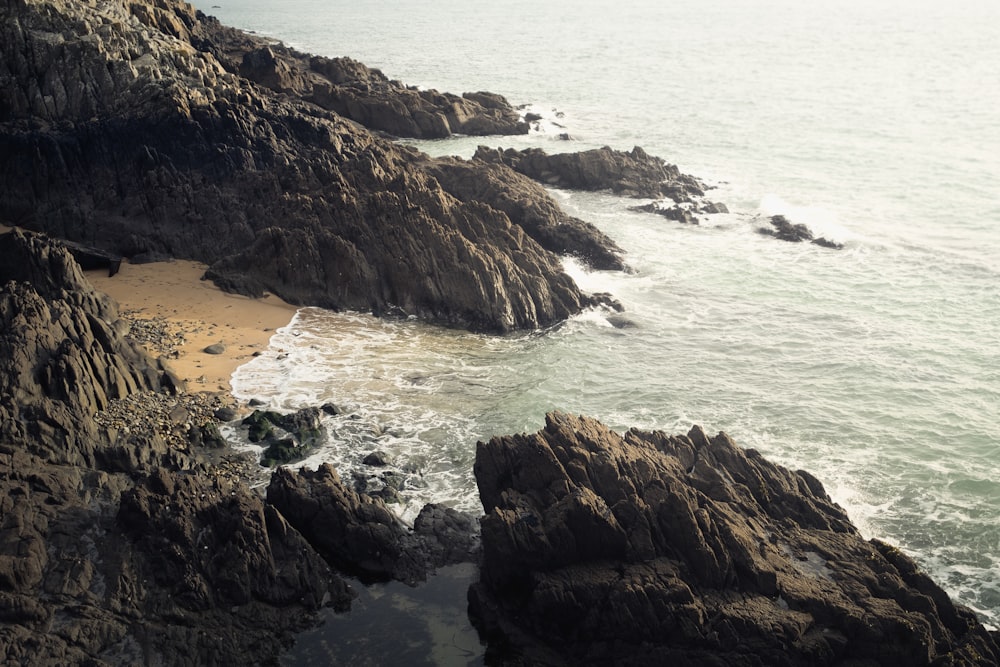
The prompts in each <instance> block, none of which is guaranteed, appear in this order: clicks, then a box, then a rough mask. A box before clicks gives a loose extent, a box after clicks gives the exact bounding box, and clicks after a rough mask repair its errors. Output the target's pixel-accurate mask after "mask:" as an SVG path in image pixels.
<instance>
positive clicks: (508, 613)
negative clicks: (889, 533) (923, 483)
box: [470, 413, 1000, 666]
mask: <svg viewBox="0 0 1000 667" xmlns="http://www.w3.org/2000/svg"><path fill="white" fill-rule="evenodd" d="M475 472H476V479H477V481H478V483H479V487H480V494H481V496H482V500H483V506H484V508H485V510H486V516H485V518H484V519H483V520H482V531H483V534H482V539H483V553H484V558H483V567H482V581H481V582H480V583H479V584H478V585H476V586H475V587H474V588H473V590H472V592H471V597H470V599H471V604H472V609H473V615H474V617H475V618H476V619H477V621H478V623H479V624H480V626H481V628H482V629H483V630H484V631H485V632H486V633H487V635H488V636H489V637H490V642H491V650H492V651H494V652H495V656H494V658H495V659H496V661H497V662H501V663H502V662H505V661H507V662H511V663H513V664H552V665H558V664H611V663H614V664H630V665H646V664H649V665H653V664H661V665H662V664H685V665H803V666H805V665H847V664H871V665H900V666H903V665H907V666H912V665H929V664H942V665H943V664H970V665H993V664H997V662H998V660H1000V643H998V641H997V637H996V635H995V634H993V635H991V634H990V633H988V632H987V631H986V630H984V628H983V627H982V626H981V625H980V624H979V623H978V622H977V621H976V618H975V615H974V614H973V613H972V612H971V611H969V610H967V609H964V608H961V607H957V606H955V605H954V604H953V603H952V602H951V600H950V599H949V598H948V596H947V595H946V594H945V593H944V592H943V591H942V590H941V589H940V588H939V587H938V586H937V585H936V584H934V583H933V582H932V581H931V580H930V579H929V578H928V577H927V575H925V574H923V573H922V572H920V570H919V569H918V568H917V566H916V565H915V564H914V563H913V561H912V560H910V559H909V558H908V557H906V556H905V555H904V554H902V553H900V552H899V551H898V550H897V549H894V548H892V547H890V546H888V545H886V544H883V543H881V542H878V541H877V540H865V539H863V538H862V537H861V536H860V535H859V534H858V533H857V531H856V530H855V529H854V527H853V526H852V525H851V524H850V522H849V520H848V518H847V516H846V515H845V514H844V512H843V511H842V510H841V509H840V508H839V507H838V506H836V505H835V504H833V503H832V502H831V501H830V499H829V497H827V495H826V493H825V492H824V490H823V487H822V485H821V484H820V483H819V482H818V481H817V480H816V479H815V478H814V477H812V476H811V475H809V474H808V473H805V472H801V471H799V472H792V471H790V470H787V469H785V468H782V467H780V466H776V465H774V464H771V463H769V462H767V461H765V460H764V459H763V458H761V456H760V455H759V454H758V453H756V452H755V451H753V450H742V449H739V448H738V447H736V446H735V445H734V444H733V443H732V441H731V440H730V439H729V438H728V437H726V435H725V434H719V435H718V436H716V437H714V438H709V437H708V436H706V435H705V433H704V432H703V431H702V430H701V429H700V428H698V427H695V428H693V429H692V430H691V432H690V433H689V434H688V435H686V436H668V435H666V434H664V433H661V432H652V433H650V432H642V431H636V430H630V431H629V432H627V433H626V434H625V435H624V436H620V435H618V434H616V433H614V432H612V431H610V430H609V429H607V428H606V427H604V426H603V425H601V424H600V423H598V422H596V421H593V420H590V419H586V418H576V417H571V416H568V415H565V414H560V413H555V414H550V415H549V416H548V417H547V423H546V427H545V429H544V430H542V431H539V432H538V433H537V434H534V435H520V436H509V437H502V438H494V439H493V440H491V441H490V442H489V443H480V444H479V447H478V450H477V455H476V464H475Z"/></svg>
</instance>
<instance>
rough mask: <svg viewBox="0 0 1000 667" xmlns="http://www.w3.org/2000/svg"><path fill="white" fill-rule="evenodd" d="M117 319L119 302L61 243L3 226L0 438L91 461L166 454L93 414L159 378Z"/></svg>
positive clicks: (56, 458)
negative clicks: (99, 288)
mask: <svg viewBox="0 0 1000 667" xmlns="http://www.w3.org/2000/svg"><path fill="white" fill-rule="evenodd" d="M121 325H122V322H120V321H119V318H118V312H117V307H116V306H115V305H114V303H112V302H111V301H110V300H109V299H108V298H107V297H106V296H104V295H102V294H99V293H97V292H96V291H94V289H93V288H92V287H91V286H90V283H88V282H87V280H86V279H85V278H84V277H83V274H82V273H81V272H80V268H79V266H78V265H77V264H76V262H75V261H74V260H73V257H72V255H71V254H70V253H69V252H68V251H67V250H66V249H65V248H64V247H62V246H60V245H57V244H50V243H49V242H48V241H47V240H46V239H44V238H41V237H38V236H34V235H28V234H25V233H23V232H21V231H18V230H14V231H11V232H8V233H7V234H3V235H0V440H5V441H21V442H25V443H27V445H28V446H29V448H30V450H31V451H33V452H34V453H36V454H38V455H39V456H42V457H43V458H46V459H48V460H51V461H52V462H54V463H63V464H70V465H75V464H80V465H86V466H89V467H95V466H97V465H99V464H103V465H112V464H116V465H122V466H125V467H129V466H131V465H133V464H135V463H136V462H137V458H136V457H149V456H167V455H168V452H166V451H164V450H162V449H160V450H158V451H157V450H156V448H146V449H145V450H143V451H142V452H141V453H140V452H138V451H137V450H136V448H134V447H131V446H130V445H128V444H126V443H124V442H123V441H121V439H120V438H119V437H118V435H119V434H116V433H113V432H111V431H108V430H104V429H100V428H97V426H96V424H95V422H94V420H93V417H94V415H95V414H96V413H97V412H98V411H99V410H103V409H105V408H106V407H107V406H108V404H109V403H110V402H111V401H113V400H115V399H120V398H124V397H126V396H128V395H130V394H132V393H135V392H137V391H144V390H158V389H159V388H160V386H161V383H162V382H163V379H164V376H163V374H162V371H163V369H162V368H160V367H158V366H157V365H156V362H154V361H152V360H151V359H150V358H149V357H147V356H146V354H145V352H144V351H143V350H142V349H141V348H139V347H138V346H137V345H135V344H134V343H131V342H129V341H127V340H125V339H124V338H123V337H121V336H120V335H119V331H120V330H121Z"/></svg>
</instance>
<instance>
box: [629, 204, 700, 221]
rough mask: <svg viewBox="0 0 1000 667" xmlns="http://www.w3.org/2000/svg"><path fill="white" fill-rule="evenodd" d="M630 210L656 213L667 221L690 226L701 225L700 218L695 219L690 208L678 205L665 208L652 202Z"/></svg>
mask: <svg viewBox="0 0 1000 667" xmlns="http://www.w3.org/2000/svg"><path fill="white" fill-rule="evenodd" d="M629 210H632V211H641V212H643V213H655V214H656V215H662V216H663V217H664V218H666V219H667V220H675V221H677V222H682V223H685V224H689V225H697V224H699V222H698V218H697V217H695V215H694V213H692V212H691V209H690V208H687V207H682V206H679V205H677V204H674V205H673V206H666V207H665V206H661V205H660V204H658V203H657V202H652V203H650V204H643V205H642V206H632V207H630V209H629Z"/></svg>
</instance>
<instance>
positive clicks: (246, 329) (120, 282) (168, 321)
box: [86, 260, 296, 392]
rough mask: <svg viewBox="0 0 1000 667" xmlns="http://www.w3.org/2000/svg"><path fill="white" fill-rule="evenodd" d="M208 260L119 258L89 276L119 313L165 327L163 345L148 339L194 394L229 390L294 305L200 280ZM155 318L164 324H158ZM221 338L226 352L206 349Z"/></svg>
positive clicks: (155, 353) (285, 321)
mask: <svg viewBox="0 0 1000 667" xmlns="http://www.w3.org/2000/svg"><path fill="white" fill-rule="evenodd" d="M205 268H206V267H205V265H203V264H199V263H197V262H190V261H183V260H174V261H170V262H155V263H152V264H129V263H127V262H124V261H123V262H122V265H121V270H120V271H119V272H118V273H117V274H116V275H115V276H114V277H111V278H109V277H108V274H107V271H87V272H86V275H87V279H88V280H90V282H91V283H92V284H93V285H94V287H96V288H97V289H98V290H101V291H102V292H106V293H107V294H108V295H109V296H111V298H112V299H114V300H115V301H117V302H118V304H119V308H120V311H121V314H122V316H123V317H125V318H126V319H128V320H130V321H134V322H136V324H135V325H134V326H135V327H136V328H137V329H138V328H143V327H144V325H146V324H147V321H150V320H152V321H153V323H152V325H150V328H153V329H156V328H159V329H161V330H163V329H165V330H166V332H167V334H168V335H167V336H166V337H165V338H161V341H160V344H159V345H157V344H152V343H147V344H146V345H147V348H148V349H149V352H150V353H151V354H152V355H153V356H160V355H161V354H162V355H164V356H166V357H167V358H168V360H169V364H170V367H171V368H172V369H173V370H174V371H175V372H176V373H177V374H178V375H179V376H180V377H181V378H183V379H184V380H186V381H187V388H188V391H190V392H198V391H209V392H218V391H225V392H228V391H230V389H231V387H230V379H231V377H232V374H233V371H234V370H236V368H238V367H239V366H240V365H242V364H244V363H246V362H247V361H248V360H250V359H251V358H252V357H253V354H254V352H258V351H263V350H265V349H266V348H267V345H268V341H269V340H270V338H271V335H272V334H273V333H274V330H275V329H277V328H278V327H282V326H285V325H286V324H288V323H289V321H291V319H292V317H293V316H294V315H295V311H296V308H295V306H292V305H290V304H288V303H285V302H284V301H282V300H281V299H279V298H277V297H275V296H273V295H268V296H266V297H264V298H262V299H250V298H248V297H244V296H238V295H235V294H227V293H225V292H223V291H222V290H220V289H219V288H217V287H216V286H215V285H214V284H213V283H211V282H210V281H207V280H202V279H201V276H202V275H203V274H204V272H205ZM158 323H162V325H163V326H161V327H158V326H157V325H158ZM216 344H221V345H222V346H223V347H224V348H225V349H224V351H223V352H222V353H221V354H209V353H206V352H205V351H204V350H205V348H206V347H208V346H210V345H216Z"/></svg>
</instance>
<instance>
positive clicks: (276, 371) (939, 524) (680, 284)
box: [201, 0, 1000, 625]
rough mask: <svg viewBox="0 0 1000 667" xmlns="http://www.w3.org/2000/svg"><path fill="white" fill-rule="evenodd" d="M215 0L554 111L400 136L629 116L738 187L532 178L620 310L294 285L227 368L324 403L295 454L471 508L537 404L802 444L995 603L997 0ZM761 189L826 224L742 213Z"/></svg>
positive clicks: (583, 138) (598, 122)
mask: <svg viewBox="0 0 1000 667" xmlns="http://www.w3.org/2000/svg"><path fill="white" fill-rule="evenodd" d="M222 2H223V4H222V5H221V6H220V7H215V8H210V7H209V6H208V5H204V4H203V5H201V6H202V8H203V9H205V11H208V12H209V13H212V14H215V15H216V16H218V17H219V18H220V19H221V20H223V21H224V22H226V23H229V24H231V25H236V26H239V27H243V28H247V29H252V30H256V31H258V32H262V33H266V34H269V35H271V36H274V37H277V38H280V39H282V40H283V41H285V42H287V43H289V44H291V45H293V46H295V47H298V48H300V49H303V50H307V51H311V52H315V53H320V54H324V55H328V56H339V55H350V56H352V57H355V58H357V59H359V60H361V61H363V62H366V63H367V64H369V65H371V66H374V67H379V68H381V69H382V70H383V71H385V72H386V73H387V74H388V75H389V76H391V77H393V78H399V79H401V80H403V81H406V82H407V83H411V84H417V85H421V86H424V87H428V88H431V87H433V88H439V89H444V90H450V91H452V92H458V93H460V92H463V91H466V90H480V89H487V90H493V91H496V92H499V93H502V94H504V95H506V96H507V97H508V99H510V100H511V101H512V102H513V103H514V104H530V105H531V108H532V109H534V110H536V111H539V112H541V113H543V114H544V115H546V116H547V118H548V120H550V121H554V122H557V123H559V125H561V126H562V127H557V126H556V125H554V124H546V125H544V126H543V127H542V128H541V129H540V130H539V131H538V132H534V133H533V134H531V135H529V136H527V137H520V138H501V137H490V138H471V139H468V138H454V139H449V140H445V141H440V142H420V143H418V146H419V147H420V148H421V149H423V150H425V151H427V152H429V153H432V154H456V155H463V156H469V155H471V153H472V152H473V151H474V150H475V147H476V145H477V144H488V145H493V146H504V147H510V146H513V147H525V146H540V147H543V148H545V149H546V150H549V151H552V152H554V151H562V150H582V149H586V148H591V147H597V146H602V145H611V146H613V147H615V148H621V149H630V148H631V147H632V146H633V145H637V144H638V145H642V146H643V147H644V148H646V149H647V150H648V151H649V152H650V153H653V154H657V155H660V156H662V157H664V158H666V159H667V160H668V161H671V162H675V163H677V164H678V165H679V166H680V167H681V169H682V170H684V171H686V172H689V173H693V174H696V175H698V176H700V177H703V178H706V179H707V180H709V181H711V182H712V183H714V184H716V185H717V186H718V189H717V190H715V191H714V192H713V193H712V194H711V198H712V199H713V200H718V201H723V202H726V203H727V204H728V205H729V206H730V209H731V210H732V211H733V213H732V214H730V215H720V216H712V217H711V219H708V220H706V221H705V222H703V224H702V225H701V226H697V227H691V226H682V225H678V224H676V223H672V222H670V221H666V220H663V219H661V218H658V217H656V216H649V215H643V214H639V213H632V212H629V211H627V210H626V209H627V206H629V205H631V204H634V203H635V202H631V201H624V200H621V199H619V198H616V197H613V196H610V195H608V194H582V193H573V192H564V191H553V193H552V194H553V195H554V196H555V197H556V198H557V199H558V200H559V202H560V203H561V204H562V206H563V207H564V208H565V209H566V210H567V211H569V212H570V213H571V214H573V215H576V216H578V217H581V218H583V219H585V220H588V221H590V222H593V223H594V224H596V225H598V226H599V227H600V228H601V229H603V230H604V231H605V232H606V233H608V234H609V235H611V236H612V237H613V238H615V240H617V241H618V242H619V244H620V245H621V246H622V247H623V248H625V249H626V250H627V251H628V261H629V263H630V264H631V266H632V267H633V268H634V269H635V272H634V273H632V274H628V275H625V274H611V273H587V272H585V271H582V270H581V269H580V268H579V267H577V266H575V265H573V264H572V263H568V264H567V269H568V270H569V271H570V272H571V274H572V275H573V276H574V277H575V278H576V279H577V281H578V282H579V283H580V284H581V285H582V286H583V287H585V288H587V289H592V290H595V291H598V290H599V291H610V292H612V293H614V294H615V295H616V296H617V297H618V298H619V299H620V300H621V301H622V303H623V304H624V305H625V306H626V308H627V311H628V316H629V317H630V318H631V319H632V320H633V321H634V323H635V325H636V326H635V327H634V328H629V329H617V328H614V327H612V326H610V325H609V324H608V322H607V321H606V319H605V318H604V315H603V314H602V313H599V312H593V313H587V314H585V315H583V316H581V317H578V318H576V319H574V320H572V321H570V322H568V323H566V324H565V325H563V326H561V327H558V328H556V329H554V330H551V331H547V332H535V333H531V334H524V335H519V336H511V337H504V338H490V337H483V336H477V335H472V334H467V333H461V332H455V331H443V330H440V329H436V328H433V327H429V326H426V325H421V324H419V323H416V322H380V321H377V320H374V319H373V318H371V317H368V316H365V315H357V314H346V315H334V314H331V313H328V312H325V311H320V310H315V309H305V310H303V311H301V312H300V313H299V314H298V316H297V317H296V319H295V321H294V322H293V323H292V324H291V325H290V326H289V327H288V328H286V329H284V330H282V331H280V332H279V333H278V334H277V335H276V336H275V337H274V339H273V340H272V350H271V352H270V353H269V354H267V355H265V356H263V357H260V358H258V359H256V360H254V361H253V362H252V363H250V364H248V365H247V366H244V367H243V368H241V369H240V370H239V371H238V372H237V374H236V377H235V385H236V387H237V393H238V394H239V395H241V396H243V397H246V398H249V397H258V398H263V399H266V400H268V401H269V402H270V403H272V404H273V405H275V406H277V407H282V408H289V409H291V408H296V407H300V406H303V405H309V404H316V403H320V402H325V401H333V402H335V403H338V404H340V405H341V406H343V407H345V408H347V409H348V411H349V412H350V413H351V414H350V415H349V416H344V417H338V418H336V419H331V421H330V422H329V424H328V428H329V430H330V433H331V438H330V442H329V444H328V446H327V447H326V448H324V449H323V450H322V451H321V452H320V453H319V454H318V455H317V456H316V457H314V458H313V459H311V460H310V461H308V462H307V464H308V465H315V463H317V462H318V461H319V460H328V461H332V462H334V463H336V464H337V465H338V466H340V467H341V470H342V471H350V470H361V466H360V465H359V460H360V457H361V456H362V455H363V454H365V453H367V452H369V451H372V450H373V449H383V450H386V451H387V452H389V453H390V454H391V455H393V456H394V457H395V459H396V463H397V464H398V465H399V466H400V467H401V468H403V469H404V470H406V471H407V472H409V473H410V474H411V481H410V483H409V488H408V490H407V494H406V498H407V499H408V503H407V504H406V505H405V506H403V507H402V508H401V512H402V513H403V514H404V516H413V514H414V513H415V511H416V510H417V509H418V508H419V506H420V505H421V504H422V503H423V502H425V501H427V500H428V499H434V500H438V501H442V500H443V501H447V502H451V503H453V504H455V505H457V506H459V507H462V508H465V509H471V510H474V511H480V510H481V507H480V506H479V505H478V503H477V500H476V494H475V484H474V480H473V478H472V473H471V467H472V466H471V464H472V459H473V456H474V449H475V443H476V441H477V440H478V439H485V438H488V437H489V436H491V435H493V434H500V433H509V432H519V431H535V430H537V429H538V428H540V427H541V426H542V424H543V415H544V413H545V412H546V411H548V410H550V409H554V408H558V409H563V410H567V411H571V412H578V413H585V414H588V415H592V416H595V417H598V418H600V419H602V420H604V421H605V422H607V423H609V424H610V425H612V426H614V427H615V428H619V429H624V428H627V427H629V426H639V427H643V428H662V429H665V430H667V431H671V432H675V431H686V430H687V429H688V428H689V427H690V425H691V424H693V423H698V424H702V425H703V426H704V427H705V428H706V429H707V430H709V431H716V430H724V431H726V432H727V433H729V434H730V435H731V436H733V437H734V438H735V439H736V440H737V441H738V442H740V443H741V444H743V445H745V446H747V447H756V448H758V449H760V450H761V451H762V452H763V453H764V454H765V455H767V456H768V457H770V458H771V459H772V460H775V461H777V462H779V463H782V464H784V465H787V466H790V467H801V468H807V469H809V470H810V471H811V472H813V473H814V474H816V475H817V476H818V477H820V478H821V479H822V480H823V481H824V482H825V484H826V486H827V488H828V490H829V491H830V493H831V495H833V496H834V498H835V499H836V500H837V501H838V502H840V503H841V504H842V505H844V506H845V507H846V508H847V509H848V510H849V512H850V513H851V515H852V517H853V518H854V520H855V521H856V523H858V524H859V526H861V528H862V530H863V531H864V532H865V534H866V535H869V536H873V537H879V538H882V539H885V540H887V541H890V542H893V543H895V544H898V545H900V546H902V547H903V548H904V549H906V550H907V551H908V552H910V553H911V554H913V555H914V556H915V557H916V558H917V559H918V560H919V562H920V563H921V564H922V565H923V566H924V567H925V568H926V569H927V570H928V571H930V572H931V573H932V575H933V576H934V577H935V578H936V579H937V580H938V581H939V582H941V583H942V584H943V585H945V587H946V588H947V589H948V590H949V591H950V592H951V593H952V594H953V595H955V596H956V597H957V598H958V599H959V600H960V601H961V602H963V603H964V604H967V605H969V606H971V607H973V608H975V609H977V610H978V611H979V612H980V613H981V614H982V617H983V619H984V620H985V621H987V622H988V623H991V624H993V625H997V624H998V623H1000V429H998V426H997V425H998V423H1000V358H998V357H1000V353H998V350H1000V346H998V341H1000V294H998V290H997V287H998V279H1000V231H998V227H997V225H998V224H1000V114H998V113H997V111H996V109H1000V85H998V84H997V82H998V81H1000V5H997V4H995V3H991V4H987V3H981V2H973V1H971V0H956V1H952V2H948V3H939V2H935V3H930V2H916V3H914V2H906V3H904V2H900V1H897V0H881V1H879V0H874V1H872V0H866V1H864V2H861V1H859V0H847V1H846V2H840V3H835V4H830V3H825V4H824V5H816V6H814V3H801V2H792V1H790V0H789V1H777V0H762V1H760V2H755V3H740V2H737V1H736V0H717V1H714V2H712V1H710V2H697V3H696V2H693V0H679V1H678V2H673V3H654V2H649V1H643V2H635V3H630V4H629V6H624V4H625V3H607V2H596V1H590V2H578V3H574V4H573V5H572V7H567V6H565V5H563V4H562V3H559V4H557V3H537V2H526V1H523V0H512V1H511V2H505V3H476V4H475V5H474V6H473V5H471V4H470V3H462V2H458V1H457V0H438V1H436V2H423V1H418V0H412V1H407V2H402V1H396V2H381V3H356V2H352V3H348V2H343V1H340V0H291V1H288V2H283V3H280V4H279V3H273V2H265V1H264V0H222ZM556 112H558V114H559V115H558V116H557V115H556ZM561 132H568V133H569V134H570V135H571V136H572V137H573V140H572V141H569V142H566V141H559V140H558V139H557V135H558V134H559V133H561ZM775 213H782V214H785V215H787V216H788V217H789V218H791V219H792V220H793V221H794V222H803V223H806V224H808V225H810V226H811V227H812V228H813V229H814V231H816V232H817V234H818V235H826V236H828V237H831V238H835V239H837V240H839V241H842V242H844V243H845V245H846V247H845V249H844V250H842V251H840V252H834V251H830V250H825V249H822V248H818V247H816V246H811V245H796V244H787V243H781V242H778V241H775V240H773V239H769V238H765V237H761V236H760V235H758V234H756V233H755V231H754V229H755V227H756V226H757V218H758V217H759V216H761V215H770V214H775Z"/></svg>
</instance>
